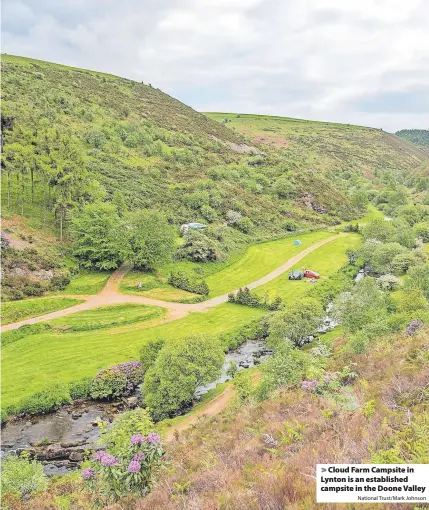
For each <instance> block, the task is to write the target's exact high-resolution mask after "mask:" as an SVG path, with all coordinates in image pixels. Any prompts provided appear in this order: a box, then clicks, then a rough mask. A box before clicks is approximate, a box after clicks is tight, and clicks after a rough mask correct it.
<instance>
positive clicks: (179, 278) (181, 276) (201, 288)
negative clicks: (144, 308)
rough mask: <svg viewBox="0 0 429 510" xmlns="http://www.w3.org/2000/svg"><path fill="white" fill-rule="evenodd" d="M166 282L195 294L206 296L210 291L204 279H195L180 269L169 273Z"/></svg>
mask: <svg viewBox="0 0 429 510" xmlns="http://www.w3.org/2000/svg"><path fill="white" fill-rule="evenodd" d="M168 283H169V284H170V285H172V286H173V287H176V288H177V289H182V290H187V291H188V292H193V293H195V294H200V295H202V296H207V295H208V294H209V292H210V289H209V286H208V285H207V283H206V282H205V281H204V280H197V279H195V278H192V276H190V275H187V274H186V273H184V272H182V271H177V272H175V273H170V276H169V277H168Z"/></svg>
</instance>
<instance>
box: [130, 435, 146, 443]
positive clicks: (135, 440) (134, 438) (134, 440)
mask: <svg viewBox="0 0 429 510" xmlns="http://www.w3.org/2000/svg"><path fill="white" fill-rule="evenodd" d="M143 443H144V437H143V436H142V435H141V434H134V435H133V436H131V444H132V445H136V444H143Z"/></svg>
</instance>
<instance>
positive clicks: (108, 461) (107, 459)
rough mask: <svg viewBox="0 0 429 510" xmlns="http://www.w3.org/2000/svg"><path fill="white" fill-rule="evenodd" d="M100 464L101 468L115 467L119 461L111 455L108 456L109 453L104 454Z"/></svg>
mask: <svg viewBox="0 0 429 510" xmlns="http://www.w3.org/2000/svg"><path fill="white" fill-rule="evenodd" d="M101 463H102V464H103V466H109V467H110V466H116V465H117V464H119V460H118V459H117V458H116V457H114V456H113V455H110V453H105V454H104V455H103V457H102V458H101Z"/></svg>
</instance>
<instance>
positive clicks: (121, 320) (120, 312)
mask: <svg viewBox="0 0 429 510" xmlns="http://www.w3.org/2000/svg"><path fill="white" fill-rule="evenodd" d="M165 312H166V311H165V308H160V307H155V306H144V305H134V304H124V305H112V306H101V307H100V308H94V309H92V310H86V311H84V312H78V313H74V314H72V315H67V316H66V317H61V318H59V319H55V320H53V321H50V322H49V324H50V325H51V326H52V327H53V328H54V329H57V330H60V331H64V332H65V331H67V332H71V331H92V330H96V329H106V328H113V327H116V326H126V325H130V324H136V323H140V322H144V321H148V320H150V319H155V318H157V317H162V316H163V315H164V314H165Z"/></svg>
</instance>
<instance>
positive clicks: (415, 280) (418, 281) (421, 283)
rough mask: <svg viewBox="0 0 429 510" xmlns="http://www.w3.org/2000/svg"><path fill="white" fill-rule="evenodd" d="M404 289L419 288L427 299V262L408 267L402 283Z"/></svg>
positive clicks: (428, 291) (428, 269)
mask: <svg viewBox="0 0 429 510" xmlns="http://www.w3.org/2000/svg"><path fill="white" fill-rule="evenodd" d="M404 290H405V291H412V290H420V291H421V292H422V293H423V294H424V296H425V298H426V299H428V300H429V264H425V265H424V266H416V267H412V268H410V270H409V271H408V274H407V278H406V280H405V284H404Z"/></svg>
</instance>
